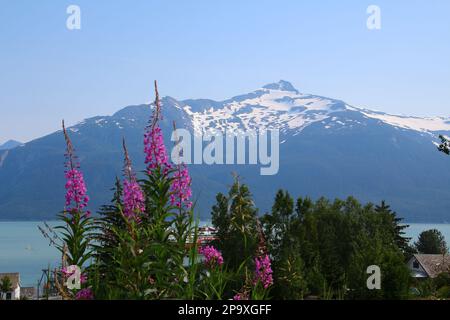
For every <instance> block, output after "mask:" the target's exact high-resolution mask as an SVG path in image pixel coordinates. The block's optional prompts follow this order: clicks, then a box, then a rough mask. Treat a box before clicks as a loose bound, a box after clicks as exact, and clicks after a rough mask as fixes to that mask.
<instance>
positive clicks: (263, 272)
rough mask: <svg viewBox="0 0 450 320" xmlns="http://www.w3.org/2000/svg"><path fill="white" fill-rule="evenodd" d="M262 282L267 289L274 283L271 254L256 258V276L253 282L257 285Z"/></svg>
mask: <svg viewBox="0 0 450 320" xmlns="http://www.w3.org/2000/svg"><path fill="white" fill-rule="evenodd" d="M258 282H261V283H262V285H263V286H264V289H267V288H268V287H270V286H271V285H272V284H273V278H272V267H271V262H270V258H269V256H268V255H267V254H266V255H265V256H261V257H257V258H255V278H254V280H253V284H254V285H256V284H257V283H258Z"/></svg>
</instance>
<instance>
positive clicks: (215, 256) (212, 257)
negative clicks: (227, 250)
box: [198, 246, 223, 268]
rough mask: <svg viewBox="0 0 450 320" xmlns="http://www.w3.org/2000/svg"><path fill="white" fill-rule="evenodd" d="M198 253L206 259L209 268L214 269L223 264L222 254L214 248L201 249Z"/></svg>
mask: <svg viewBox="0 0 450 320" xmlns="http://www.w3.org/2000/svg"><path fill="white" fill-rule="evenodd" d="M198 251H199V253H200V254H202V255H203V257H204V258H205V265H207V266H208V267H210V268H212V267H214V266H216V265H218V266H221V265H222V264H223V257H222V253H220V251H219V250H217V249H216V248H214V247H213V246H206V247H204V248H203V247H200V248H199V250H198Z"/></svg>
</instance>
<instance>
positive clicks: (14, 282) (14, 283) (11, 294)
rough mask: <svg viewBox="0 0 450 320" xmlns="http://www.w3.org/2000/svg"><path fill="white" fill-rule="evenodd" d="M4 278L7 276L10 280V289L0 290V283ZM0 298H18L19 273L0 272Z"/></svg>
mask: <svg viewBox="0 0 450 320" xmlns="http://www.w3.org/2000/svg"><path fill="white" fill-rule="evenodd" d="M4 278H9V280H10V282H11V289H12V290H11V291H8V292H2V291H1V284H2V281H3V279H4ZM0 298H1V299H3V300H19V299H20V275H19V273H0Z"/></svg>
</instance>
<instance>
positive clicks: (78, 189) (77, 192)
mask: <svg viewBox="0 0 450 320" xmlns="http://www.w3.org/2000/svg"><path fill="white" fill-rule="evenodd" d="M62 125H63V132H64V138H65V140H66V145H67V149H66V154H65V155H66V163H65V167H66V171H65V177H66V184H65V188H66V196H65V199H66V203H65V204H66V210H67V211H68V212H77V211H78V212H80V211H82V210H83V209H84V208H86V207H87V205H88V202H89V197H88V196H87V188H86V184H85V182H84V177H83V173H82V172H81V171H80V170H79V167H80V166H79V164H78V162H77V161H76V156H75V153H74V149H73V145H72V141H71V140H70V138H69V135H68V134H67V130H66V127H65V126H64V121H63V124H62ZM86 214H87V215H89V211H88V212H87V213H86Z"/></svg>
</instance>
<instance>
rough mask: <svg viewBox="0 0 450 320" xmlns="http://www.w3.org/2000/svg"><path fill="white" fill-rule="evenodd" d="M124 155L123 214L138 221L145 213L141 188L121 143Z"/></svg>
mask: <svg viewBox="0 0 450 320" xmlns="http://www.w3.org/2000/svg"><path fill="white" fill-rule="evenodd" d="M123 149H124V153H125V167H124V182H123V206H124V211H123V214H124V215H125V216H126V217H127V218H129V219H131V218H132V219H135V220H136V221H139V220H140V219H139V217H138V215H139V214H140V213H144V212H145V198H144V193H143V192H142V189H141V186H140V185H139V183H138V182H137V180H136V175H135V174H134V172H133V169H132V166H131V160H130V156H129V154H128V150H127V147H126V145H125V139H124V141H123Z"/></svg>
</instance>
